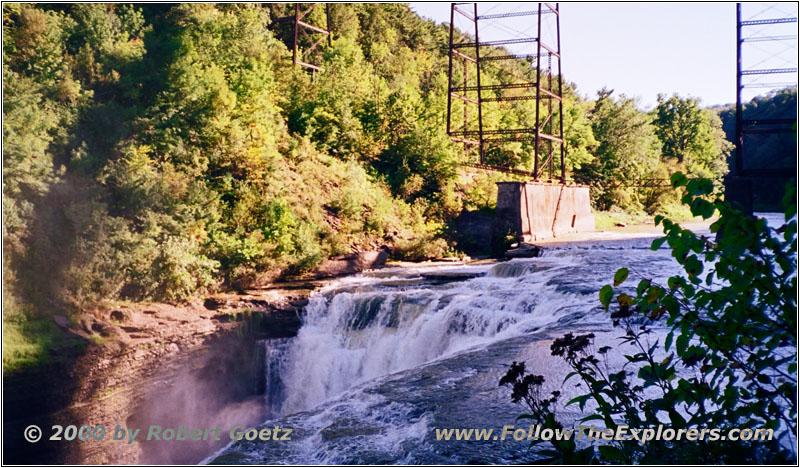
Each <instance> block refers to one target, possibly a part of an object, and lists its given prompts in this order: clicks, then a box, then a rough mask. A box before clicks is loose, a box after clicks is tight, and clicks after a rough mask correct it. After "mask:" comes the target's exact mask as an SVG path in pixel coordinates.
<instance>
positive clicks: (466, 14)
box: [453, 3, 475, 21]
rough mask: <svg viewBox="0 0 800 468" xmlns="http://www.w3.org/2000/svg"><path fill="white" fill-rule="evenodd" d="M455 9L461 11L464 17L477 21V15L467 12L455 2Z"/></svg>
mask: <svg viewBox="0 0 800 468" xmlns="http://www.w3.org/2000/svg"><path fill="white" fill-rule="evenodd" d="M453 11H457V12H458V13H461V14H462V15H463V16H464V17H466V18H467V19H469V20H470V21H475V17H473V16H472V15H470V14H469V13H467V12H466V11H464V10H462V9H461V8H459V7H458V6H456V4H455V3H454V4H453Z"/></svg>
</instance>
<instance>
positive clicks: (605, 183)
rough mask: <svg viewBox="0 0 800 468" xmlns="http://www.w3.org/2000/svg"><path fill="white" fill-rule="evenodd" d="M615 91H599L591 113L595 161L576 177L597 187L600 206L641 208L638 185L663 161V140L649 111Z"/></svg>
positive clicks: (597, 205)
mask: <svg viewBox="0 0 800 468" xmlns="http://www.w3.org/2000/svg"><path fill="white" fill-rule="evenodd" d="M612 93H613V90H611V91H609V90H607V89H603V90H600V91H599V92H598V99H597V101H596V102H595V105H594V109H593V110H592V113H591V124H592V131H593V134H594V138H595V139H596V140H597V142H598V145H597V148H596V149H595V151H594V156H595V158H594V160H593V161H591V162H589V163H588V164H582V165H581V167H580V168H579V169H578V168H576V170H575V172H574V176H575V179H576V180H577V181H579V182H581V183H586V184H590V185H591V186H592V187H593V190H592V198H593V202H594V206H595V208H597V209H601V210H608V209H610V208H611V207H613V206H618V207H620V208H624V209H634V210H637V209H641V208H642V204H641V202H640V200H639V198H640V194H639V191H638V189H637V185H638V183H639V182H640V180H641V179H643V178H647V176H648V175H649V174H650V173H651V172H652V171H653V170H654V168H657V167H658V166H659V163H660V157H659V156H660V151H659V142H658V139H657V138H656V135H655V133H654V129H653V126H652V125H651V124H650V119H649V118H648V116H647V114H645V113H643V112H641V111H640V110H639V109H637V108H636V104H635V101H634V100H633V99H631V98H627V97H625V96H624V95H623V96H620V98H618V99H614V98H613V97H612Z"/></svg>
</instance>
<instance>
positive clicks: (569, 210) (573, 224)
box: [493, 182, 594, 242]
mask: <svg viewBox="0 0 800 468" xmlns="http://www.w3.org/2000/svg"><path fill="white" fill-rule="evenodd" d="M493 231H494V235H495V236H506V235H507V234H509V233H510V234H512V235H513V236H516V237H517V239H518V240H520V241H523V242H532V241H536V240H541V239H547V238H552V237H558V236H561V235H564V234H568V233H571V232H587V231H594V215H593V214H592V211H591V207H590V204H589V187H586V186H582V185H560V184H546V183H540V182H498V183H497V210H496V212H495V225H494V229H493Z"/></svg>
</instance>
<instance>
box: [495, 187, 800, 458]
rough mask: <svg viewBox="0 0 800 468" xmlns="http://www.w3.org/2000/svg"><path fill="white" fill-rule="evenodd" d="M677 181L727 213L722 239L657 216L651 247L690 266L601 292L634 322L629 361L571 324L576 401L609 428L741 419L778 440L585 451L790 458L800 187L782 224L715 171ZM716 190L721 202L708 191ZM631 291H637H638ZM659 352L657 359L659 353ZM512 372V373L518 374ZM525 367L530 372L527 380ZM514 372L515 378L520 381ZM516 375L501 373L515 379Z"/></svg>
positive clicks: (701, 205)
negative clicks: (614, 362)
mask: <svg viewBox="0 0 800 468" xmlns="http://www.w3.org/2000/svg"><path fill="white" fill-rule="evenodd" d="M671 180H672V184H673V186H674V187H676V188H677V187H683V188H684V192H685V195H684V196H683V198H682V202H683V203H684V204H686V205H688V206H689V207H690V208H691V211H692V214H693V215H695V216H702V217H703V218H704V219H708V218H710V217H712V216H713V215H714V214H715V212H717V211H718V212H719V219H718V220H717V221H716V222H714V223H713V224H712V225H711V230H712V232H715V233H717V236H718V238H717V240H716V241H712V240H710V239H706V238H704V237H698V236H697V235H696V234H694V233H692V232H691V231H688V230H686V229H683V228H681V227H680V226H679V225H677V224H675V223H673V222H672V221H670V220H667V219H664V218H663V217H661V216H657V217H656V219H655V221H656V224H661V225H663V226H664V233H665V234H666V235H665V237H662V238H659V239H656V240H655V241H654V242H653V245H652V248H653V249H654V250H656V249H658V248H659V247H660V246H661V245H663V244H664V243H667V244H668V245H669V247H670V249H671V250H672V256H673V257H674V258H675V259H676V260H677V261H678V263H679V264H680V265H681V266H682V267H683V269H684V271H685V275H678V276H673V277H671V278H669V279H668V281H667V284H666V285H659V284H656V283H655V282H653V281H651V280H650V279H642V280H641V281H639V283H638V285H637V286H636V289H635V291H634V290H632V289H625V290H624V291H623V292H620V291H615V289H614V288H618V287H619V286H620V285H621V284H622V283H624V282H625V281H626V279H627V277H628V273H629V272H628V270H627V269H626V268H621V269H620V270H618V271H617V273H616V274H615V276H614V286H613V287H612V286H611V285H606V286H604V287H603V288H602V289H601V290H600V293H599V294H600V300H601V302H602V304H603V306H604V307H605V308H606V310H608V309H609V307H610V306H611V303H612V300H614V299H616V301H615V302H616V306H615V307H614V310H613V312H612V313H611V315H610V318H611V319H612V320H613V321H614V324H615V326H622V328H623V329H624V331H625V334H624V336H622V337H621V341H622V343H623V344H626V345H628V346H631V347H632V348H633V350H634V351H633V353H631V354H626V355H625V359H626V361H627V363H626V365H625V366H624V367H623V368H622V369H618V370H614V369H610V368H609V367H608V365H607V360H606V359H603V357H602V356H603V355H605V354H607V353H609V352H611V348H609V347H603V348H600V349H598V350H596V352H595V350H594V348H593V341H594V336H593V335H592V334H587V335H578V336H574V335H573V334H571V333H569V334H567V335H565V336H563V337H562V338H559V339H557V340H555V341H554V343H553V345H552V347H551V351H552V354H553V355H554V356H559V357H561V358H563V359H564V360H565V361H566V362H567V364H568V365H569V366H570V367H571V368H572V370H573V372H572V373H570V374H569V376H568V380H569V379H574V378H576V377H577V378H578V379H579V380H580V382H581V385H582V388H583V389H584V391H586V392H587V393H584V394H582V395H579V396H577V397H575V398H573V399H572V400H571V401H570V402H568V405H569V404H575V403H577V404H579V406H580V408H581V410H582V411H583V410H584V408H586V407H587V406H589V407H592V406H593V407H594V409H593V411H592V412H591V413H590V414H589V415H588V416H586V417H584V418H583V419H581V421H582V422H586V421H593V420H599V421H602V422H603V423H604V424H605V426H606V428H614V429H616V428H617V427H618V426H620V425H626V426H628V427H630V428H647V427H656V426H658V425H659V424H667V425H669V426H671V427H672V428H673V429H686V430H690V429H703V428H707V429H711V428H720V429H722V430H723V431H727V430H728V429H731V428H734V427H738V428H749V429H761V428H764V429H770V430H773V431H774V432H775V433H776V434H777V437H776V438H775V439H774V440H772V441H769V442H768V441H741V440H738V441H733V440H710V439H706V440H704V441H698V442H689V441H685V440H683V441H664V440H661V441H656V440H652V441H650V442H648V443H646V444H640V443H639V442H638V441H636V440H629V441H614V442H612V443H611V444H609V445H606V446H601V447H599V458H597V456H596V454H595V452H594V450H593V448H592V447H589V448H590V449H592V450H591V451H590V452H585V453H584V452H582V455H583V456H586V457H588V460H589V461H591V459H593V458H594V459H595V460H599V461H606V462H623V463H788V462H794V459H795V458H794V457H795V455H793V454H790V453H789V452H788V451H787V450H786V447H789V446H792V445H794V440H796V437H797V420H796V417H797V402H796V395H797V351H796V349H797V296H796V290H797V289H796V288H797V260H796V254H797V247H796V240H797V235H796V234H797V220H796V208H795V203H796V202H795V200H796V194H795V191H794V187H789V188H788V189H787V193H786V197H785V199H784V205H785V207H786V213H785V223H784V224H783V226H781V227H780V228H778V229H773V228H770V227H768V226H767V223H766V221H765V220H764V219H759V218H755V217H752V216H747V215H744V214H742V213H741V212H740V211H737V210H736V209H734V208H733V207H731V206H730V204H729V203H727V202H724V201H723V200H722V198H721V197H720V196H719V195H718V194H715V195H712V192H713V190H714V187H713V184H712V183H711V182H710V181H709V180H699V179H696V180H692V181H688V180H687V179H686V177H685V176H683V175H682V174H680V173H677V174H675V175H673V177H672V179H671ZM709 196H712V197H713V198H712V199H713V201H711V200H709V199H707V198H708V197H709ZM628 293H631V294H628ZM655 322H663V323H665V324H666V325H667V326H669V327H670V331H669V333H668V334H667V336H666V338H665V342H664V343H663V347H664V351H665V352H666V355H665V356H664V357H662V356H661V354H663V353H661V352H660V351H659V350H658V345H659V343H658V341H656V342H655V344H652V343H651V341H650V340H649V339H648V336H649V335H650V334H651V333H652V330H651V329H650V328H649V324H651V323H655ZM657 356H658V357H657ZM510 372H511V371H510ZM523 373H524V368H523V371H522V372H519V370H518V369H517V371H516V374H518V375H519V379H521V380H520V381H526V380H525V379H526V377H525V376H524V375H522V374H523ZM513 380H514V378H511V381H513ZM508 382H509V377H508V376H507V377H506V378H505V380H501V384H504V383H508ZM527 382H528V383H529V385H527V386H526V387H525V388H521V389H515V395H516V394H519V393H520V392H524V394H525V395H527V397H528V398H531V399H533V401H536V402H540V401H541V397H540V396H539V395H538V393H537V392H538V391H539V389H540V387H541V384H542V383H543V379H538V378H537V379H534V378H528V379H527ZM533 409H535V410H536V411H535V412H534V413H536V414H537V418H539V419H542V420H546V418H547V417H548V415H549V414H550V413H551V412H552V411H551V410H550V408H549V406H547V405H542V404H541V403H539V404H538V406H536V407H535V408H533ZM548 453H549V454H550V455H551V456H558V457H562V458H563V459H570V457H575V456H578V455H580V454H579V453H578V452H576V450H575V447H573V446H558V445H556V446H554V450H553V451H551V452H548Z"/></svg>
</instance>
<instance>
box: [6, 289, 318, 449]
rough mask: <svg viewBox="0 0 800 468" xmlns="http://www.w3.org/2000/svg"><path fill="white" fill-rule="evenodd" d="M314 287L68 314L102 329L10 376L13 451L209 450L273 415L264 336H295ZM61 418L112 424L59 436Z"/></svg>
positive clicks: (90, 328) (85, 329)
mask: <svg viewBox="0 0 800 468" xmlns="http://www.w3.org/2000/svg"><path fill="white" fill-rule="evenodd" d="M314 287H315V285H313V284H301V285H297V286H296V289H291V290H287V289H283V290H262V291H257V292H254V293H252V294H246V295H221V296H216V297H212V298H209V299H206V300H205V302H204V303H200V302H198V303H195V304H190V305H187V306H181V307H179V306H171V305H167V304H155V305H130V306H125V307H118V308H114V309H111V310H107V311H103V312H97V313H95V314H94V315H91V316H85V317H81V318H80V320H79V321H78V323H76V324H72V325H68V326H67V325H66V324H64V326H65V328H67V330H65V332H67V333H72V334H73V335H76V336H78V337H84V336H93V337H94V339H93V340H89V341H88V343H89V344H88V345H87V346H86V348H85V351H83V352H76V351H72V352H66V351H64V352H63V353H61V354H59V355H58V356H57V358H56V359H54V360H53V361H52V362H50V363H49V364H47V365H44V366H41V367H38V368H35V369H28V370H26V371H23V372H19V373H15V374H11V375H4V376H3V384H4V396H3V405H4V417H3V428H4V436H3V448H4V452H5V456H4V460H3V461H4V463H12V464H18V463H19V464H54V463H69V464H108V463H114V464H134V463H137V464H144V463H156V464H171V463H197V462H199V461H201V460H202V459H203V458H204V457H205V456H207V455H210V454H211V453H212V452H213V450H215V449H217V448H219V447H221V446H223V445H225V443H227V442H228V437H227V433H228V431H229V429H230V428H231V427H232V426H234V425H250V424H256V423H259V422H261V421H262V420H263V419H264V416H265V413H266V410H267V408H266V407H265V405H264V398H263V395H259V394H258V391H259V389H258V385H257V381H258V377H259V376H258V373H259V372H260V369H256V368H255V365H254V364H255V363H256V362H258V359H256V353H257V352H261V351H262V349H261V347H259V346H258V345H257V340H259V339H265V338H280V337H288V336H294V335H295V334H296V333H297V330H298V329H299V327H300V324H301V321H300V312H301V310H302V307H303V306H304V305H305V304H306V303H307V297H308V295H309V294H310V292H311V291H312V290H313V288H314ZM98 336H100V337H101V338H98ZM31 424H35V425H37V426H39V427H40V428H41V429H42V433H43V436H42V439H41V440H40V441H39V442H36V443H29V442H27V441H26V440H25V439H24V438H23V431H24V430H25V428H26V427H28V426H29V425H31ZM53 425H61V426H63V427H64V428H66V427H67V426H69V425H75V426H77V427H78V428H80V427H81V426H84V425H86V426H90V427H92V428H95V427H97V426H98V425H102V426H104V428H105V435H104V436H103V437H102V440H93V439H92V438H91V437H89V440H83V441H81V440H78V438H77V437H75V439H74V440H72V441H67V440H61V441H54V440H49V439H50V438H51V436H52V435H53V434H55V432H56V431H55V430H54V429H52V426H53ZM153 425H159V426H161V427H162V428H163V429H167V428H173V429H176V430H177V429H179V426H183V428H187V429H188V430H189V431H191V430H192V429H198V428H201V429H214V428H216V427H220V428H221V432H220V433H221V437H220V438H221V440H220V441H216V440H205V441H204V440H199V441H192V440H183V441H180V440H172V441H165V440H162V441H157V440H151V441H147V440H145V439H146V437H147V433H148V429H149V427H151V426H153ZM117 426H120V429H119V430H116V429H117ZM129 429H130V430H134V431H135V430H136V429H139V430H140V432H139V433H138V436H137V437H136V439H135V441H134V442H133V443H128V440H114V436H115V430H116V433H117V434H116V435H120V434H121V433H122V431H123V430H124V431H126V434H127V435H126V439H127V438H129V437H130V434H129V433H128V432H127V431H128V430H129ZM95 434H98V433H95ZM61 437H62V439H64V437H66V431H65V432H64V433H62V434H61ZM208 438H209V439H212V438H213V437H208Z"/></svg>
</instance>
